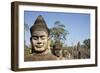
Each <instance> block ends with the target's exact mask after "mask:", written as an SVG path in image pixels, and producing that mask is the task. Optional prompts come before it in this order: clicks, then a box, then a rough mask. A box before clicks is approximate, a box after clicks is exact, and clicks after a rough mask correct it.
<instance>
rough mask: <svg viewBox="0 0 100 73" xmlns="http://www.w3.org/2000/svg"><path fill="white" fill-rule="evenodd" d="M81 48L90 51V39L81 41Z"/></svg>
mask: <svg viewBox="0 0 100 73" xmlns="http://www.w3.org/2000/svg"><path fill="white" fill-rule="evenodd" d="M83 46H84V48H86V49H90V39H85V40H84V41H83Z"/></svg>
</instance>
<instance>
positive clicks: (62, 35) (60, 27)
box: [50, 21, 69, 42]
mask: <svg viewBox="0 0 100 73" xmlns="http://www.w3.org/2000/svg"><path fill="white" fill-rule="evenodd" d="M68 33H69V32H68V31H67V30H66V29H65V25H64V24H62V23H61V22H60V21H56V22H55V23H54V27H52V28H51V29H50V37H51V38H52V39H53V40H54V41H55V42H56V41H60V42H61V41H62V40H63V41H64V40H66V35H67V34H68Z"/></svg>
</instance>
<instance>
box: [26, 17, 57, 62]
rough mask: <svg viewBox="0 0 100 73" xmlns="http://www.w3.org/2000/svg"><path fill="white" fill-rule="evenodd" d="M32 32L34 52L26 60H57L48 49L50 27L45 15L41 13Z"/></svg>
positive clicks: (31, 29) (31, 39)
mask: <svg viewBox="0 0 100 73" xmlns="http://www.w3.org/2000/svg"><path fill="white" fill-rule="evenodd" d="M30 32H31V38H30V41H31V45H32V54H31V55H30V56H28V57H26V59H25V61H41V60H56V59H57V57H56V56H54V55H53V54H52V53H51V52H50V51H49V49H48V40H49V33H50V32H49V29H48V27H47V25H46V22H45V21H44V19H43V17H42V16H41V15H39V16H38V17H37V19H36V21H35V23H34V25H32V27H31V28H30Z"/></svg>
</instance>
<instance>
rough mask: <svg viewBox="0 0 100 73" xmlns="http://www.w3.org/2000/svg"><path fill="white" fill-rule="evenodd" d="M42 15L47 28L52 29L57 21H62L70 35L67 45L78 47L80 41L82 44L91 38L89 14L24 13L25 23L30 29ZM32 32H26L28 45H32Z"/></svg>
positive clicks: (66, 41)
mask: <svg viewBox="0 0 100 73" xmlns="http://www.w3.org/2000/svg"><path fill="white" fill-rule="evenodd" d="M39 15H42V16H43V18H44V20H45V22H46V24H47V26H48V27H49V28H52V27H53V25H54V23H55V21H60V22H61V23H62V24H64V25H65V29H66V30H68V32H69V34H68V35H67V36H66V38H67V40H65V44H67V45H69V46H71V45H76V44H77V43H78V41H80V43H82V42H83V41H84V40H85V39H88V38H90V14H87V13H67V12H66V13H64V12H40V11H24V22H25V24H28V26H29V28H30V27H31V26H32V25H34V22H35V20H36V18H37V17H38V16H39ZM30 37H31V36H30V30H28V31H27V32H25V38H24V39H25V40H26V44H27V45H28V46H29V44H30Z"/></svg>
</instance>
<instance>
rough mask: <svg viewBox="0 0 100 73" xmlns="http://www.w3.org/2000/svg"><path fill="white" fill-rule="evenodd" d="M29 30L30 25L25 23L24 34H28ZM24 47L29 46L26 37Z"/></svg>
mask: <svg viewBox="0 0 100 73" xmlns="http://www.w3.org/2000/svg"><path fill="white" fill-rule="evenodd" d="M28 30H29V25H28V24H26V23H25V24H24V36H25V34H26V32H28ZM24 48H28V46H27V45H26V40H25V39H24Z"/></svg>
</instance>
